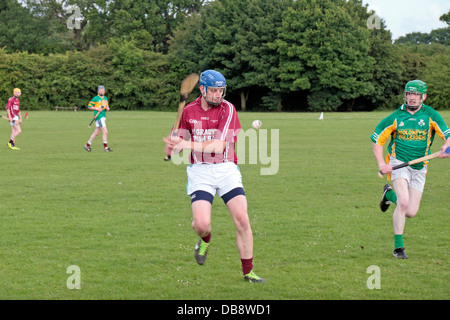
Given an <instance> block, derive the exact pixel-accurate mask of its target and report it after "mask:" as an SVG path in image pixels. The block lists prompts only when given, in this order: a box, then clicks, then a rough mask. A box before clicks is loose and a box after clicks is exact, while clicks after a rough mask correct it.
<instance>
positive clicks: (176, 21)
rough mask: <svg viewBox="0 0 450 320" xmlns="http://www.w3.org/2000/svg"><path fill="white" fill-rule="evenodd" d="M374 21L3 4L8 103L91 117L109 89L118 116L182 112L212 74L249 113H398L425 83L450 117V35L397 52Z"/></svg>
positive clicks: (221, 8) (197, 3)
mask: <svg viewBox="0 0 450 320" xmlns="http://www.w3.org/2000/svg"><path fill="white" fill-rule="evenodd" d="M373 14H374V12H369V11H368V8H367V5H366V6H364V5H363V4H362V1H361V0H348V1H346V0H221V1H206V0H179V1H167V0H153V1H150V0H134V1H132V0H114V1H109V0H97V1H88V0H21V1H19V0H4V1H3V2H1V3H0V19H1V21H2V22H3V23H2V24H0V98H1V99H2V101H5V102H6V100H7V99H8V98H9V97H10V96H11V95H12V88H13V87H19V88H21V89H22V92H23V95H22V98H21V100H22V104H23V105H24V106H26V107H27V109H29V110H33V109H34V110H48V109H52V108H53V107H54V106H73V105H77V106H79V107H81V108H83V107H85V106H86V105H87V102H88V101H89V99H90V98H91V97H92V96H93V95H95V94H96V88H97V86H98V85H99V84H103V85H105V86H106V88H107V95H108V98H109V99H110V101H111V105H112V107H113V108H117V109H126V110H175V109H176V106H177V104H178V103H177V100H178V98H179V93H178V91H179V84H180V81H181V80H182V79H183V77H184V76H186V75H187V74H189V73H191V72H197V73H199V72H201V71H202V70H205V69H210V68H211V69H216V70H218V71H220V72H222V73H223V74H224V75H225V77H226V78H227V84H228V91H227V99H228V100H230V101H231V102H232V103H234V104H235V105H236V107H237V108H238V109H240V110H248V111H314V112H316V111H371V110H377V109H387V108H389V109H392V108H395V107H397V106H399V105H400V104H401V103H402V95H403V88H404V85H405V83H406V82H407V81H409V80H412V79H417V78H420V79H422V80H424V81H425V82H427V84H428V89H429V95H428V99H427V102H426V103H428V104H430V105H432V106H433V107H434V108H436V109H449V108H450V99H449V98H450V97H449V95H450V87H449V86H450V84H449V83H448V81H447V80H448V74H449V65H450V61H449V60H450V49H449V42H448V41H449V40H448V39H449V37H448V36H449V30H450V27H447V28H442V29H437V30H433V31H432V32H431V33H430V34H418V33H414V34H409V35H406V36H405V37H401V38H400V39H398V40H397V41H395V43H393V41H392V35H391V33H390V31H389V30H387V29H386V26H385V24H384V21H381V22H380V24H379V25H378V26H377V27H376V28H373V27H370V25H369V24H368V21H369V20H370V18H371V17H374V16H373ZM449 16H450V14H445V15H443V16H442V17H441V20H442V21H444V22H446V23H447V25H449V24H450V18H449ZM197 94H198V92H195V93H194V94H193V96H192V97H191V98H193V97H194V96H195V95H197Z"/></svg>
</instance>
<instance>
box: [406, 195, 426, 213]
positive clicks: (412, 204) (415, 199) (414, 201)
mask: <svg viewBox="0 0 450 320" xmlns="http://www.w3.org/2000/svg"><path fill="white" fill-rule="evenodd" d="M422 194H423V192H422V191H419V190H416V189H412V188H410V189H409V204H408V210H407V211H406V217H407V218H413V217H415V216H416V214H417V212H418V211H419V207H420V201H421V200H422Z"/></svg>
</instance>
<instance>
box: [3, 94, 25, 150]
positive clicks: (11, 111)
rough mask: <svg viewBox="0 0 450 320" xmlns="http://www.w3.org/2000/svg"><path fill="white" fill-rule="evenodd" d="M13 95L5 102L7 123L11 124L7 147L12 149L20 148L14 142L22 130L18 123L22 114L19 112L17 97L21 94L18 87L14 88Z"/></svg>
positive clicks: (20, 121)
mask: <svg viewBox="0 0 450 320" xmlns="http://www.w3.org/2000/svg"><path fill="white" fill-rule="evenodd" d="M13 94H14V96H12V97H11V98H9V100H8V102H7V103H6V114H7V116H8V120H9V123H10V124H11V138H10V140H9V142H8V147H9V148H10V149H12V150H20V149H19V148H17V147H16V146H15V144H14V142H15V141H16V138H17V136H18V135H19V134H20V133H21V132H22V129H21V128H20V125H21V124H22V115H21V114H20V100H19V97H20V95H21V94H22V92H21V91H20V89H19V88H14V90H13Z"/></svg>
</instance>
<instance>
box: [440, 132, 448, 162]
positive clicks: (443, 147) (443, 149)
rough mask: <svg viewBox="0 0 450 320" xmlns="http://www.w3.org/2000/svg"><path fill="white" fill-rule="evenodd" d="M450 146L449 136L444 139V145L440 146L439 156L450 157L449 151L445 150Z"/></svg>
mask: <svg viewBox="0 0 450 320" xmlns="http://www.w3.org/2000/svg"><path fill="white" fill-rule="evenodd" d="M449 147H450V137H448V139H447V140H445V143H444V145H443V146H442V147H441V155H440V156H439V158H448V157H450V153H446V152H445V151H446V150H447V148H449Z"/></svg>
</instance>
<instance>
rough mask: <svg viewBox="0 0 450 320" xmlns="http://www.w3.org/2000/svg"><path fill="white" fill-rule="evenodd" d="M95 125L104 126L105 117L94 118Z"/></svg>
mask: <svg viewBox="0 0 450 320" xmlns="http://www.w3.org/2000/svg"><path fill="white" fill-rule="evenodd" d="M95 126H96V127H97V128H106V118H105V117H103V118H100V119H98V120H95Z"/></svg>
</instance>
